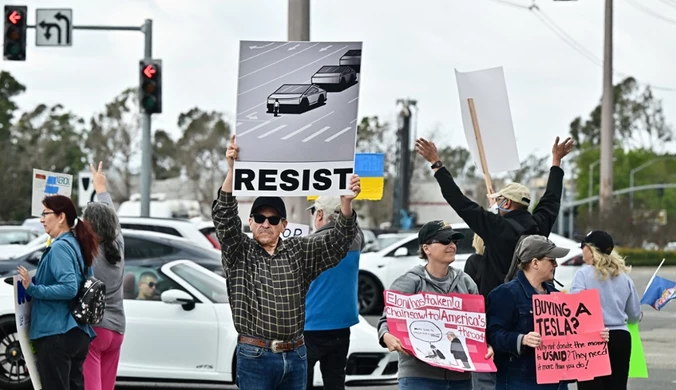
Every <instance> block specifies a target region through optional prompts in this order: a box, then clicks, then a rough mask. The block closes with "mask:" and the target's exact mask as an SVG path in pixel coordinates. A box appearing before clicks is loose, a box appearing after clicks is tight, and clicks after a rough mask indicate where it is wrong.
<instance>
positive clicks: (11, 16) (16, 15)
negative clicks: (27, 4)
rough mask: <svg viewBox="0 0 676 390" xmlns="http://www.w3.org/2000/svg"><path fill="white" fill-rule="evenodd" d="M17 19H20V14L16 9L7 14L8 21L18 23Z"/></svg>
mask: <svg viewBox="0 0 676 390" xmlns="http://www.w3.org/2000/svg"><path fill="white" fill-rule="evenodd" d="M19 20H21V14H20V13H18V12H16V11H12V13H11V14H9V22H10V23H12V24H17V23H19Z"/></svg>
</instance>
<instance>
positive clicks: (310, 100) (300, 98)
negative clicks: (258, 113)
mask: <svg viewBox="0 0 676 390" xmlns="http://www.w3.org/2000/svg"><path fill="white" fill-rule="evenodd" d="M275 100H277V101H278V102H279V108H280V110H282V109H285V108H287V109H288V108H292V109H300V110H301V111H306V110H308V109H309V108H310V107H312V106H315V105H318V106H321V105H322V104H324V102H326V91H325V90H323V89H322V88H319V87H318V86H316V85H312V84H284V85H282V86H281V87H279V88H277V90H276V91H275V92H273V93H272V94H271V95H270V96H268V99H267V105H268V112H272V110H273V108H274V105H275Z"/></svg>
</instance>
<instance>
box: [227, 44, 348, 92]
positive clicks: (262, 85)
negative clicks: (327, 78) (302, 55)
mask: <svg viewBox="0 0 676 390" xmlns="http://www.w3.org/2000/svg"><path fill="white" fill-rule="evenodd" d="M347 48H348V46H343V47H341V48H340V49H338V50H336V51H334V52H331V53H329V54H327V55H325V56H324V57H321V58H318V59H316V60H314V61H312V62H310V63H308V64H305V65H303V66H301V67H299V68H296V69H294V70H292V71H291V72H289V73H286V74H283V75H281V76H279V77H276V78H274V79H272V80H270V81H267V82H265V83H263V84H261V85H259V86H257V87H253V88H251V89H247V90H246V91H244V92H240V93H238V94H237V96H242V95H244V94H245V93H249V92H251V91H255V90H257V89H258V88H261V87H264V86H266V85H268V84H270V83H274V82H275V81H277V80H279V79H282V78H284V77H286V76H288V75H290V74H293V73H296V72H298V71H299V70H301V69H304V68H307V67H308V66H310V65H313V64H315V63H317V62H319V61H323V60H324V59H325V58H327V57H331V56H332V55H334V54H336V53H338V52H339V51H341V50H345V49H347Z"/></svg>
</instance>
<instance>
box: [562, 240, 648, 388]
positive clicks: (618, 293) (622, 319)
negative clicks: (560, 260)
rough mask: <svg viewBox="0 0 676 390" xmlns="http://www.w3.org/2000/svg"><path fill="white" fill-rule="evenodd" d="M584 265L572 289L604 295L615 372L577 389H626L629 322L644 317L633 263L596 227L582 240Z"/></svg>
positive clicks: (604, 310) (628, 358) (576, 276)
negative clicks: (621, 255) (625, 262)
mask: <svg viewBox="0 0 676 390" xmlns="http://www.w3.org/2000/svg"><path fill="white" fill-rule="evenodd" d="M580 246H581V247H582V259H583V260H584V263H585V265H583V266H582V267H581V268H580V269H579V270H578V271H577V272H576V273H575V277H574V278H573V282H572V284H571V287H570V292H571V293H576V292H580V291H584V290H589V289H597V290H598V291H599V296H600V298H601V307H602V311H603V323H604V325H605V326H606V327H607V328H608V329H610V341H609V342H608V355H609V357H610V367H611V369H612V374H610V375H607V376H602V377H596V378H594V380H591V381H578V382H577V388H578V390H604V389H606V390H626V388H627V380H628V378H629V360H630V358H631V334H630V333H629V328H628V327H627V324H636V323H638V322H639V321H640V320H641V317H642V313H641V304H640V301H639V297H638V292H637V291H636V286H635V285H634V281H633V280H632V279H631V278H630V277H629V275H627V273H628V272H629V271H630V270H631V267H627V266H626V265H625V264H624V259H623V258H622V257H620V255H619V254H618V253H617V252H615V251H614V250H613V249H614V247H615V243H614V242H613V238H612V237H611V236H610V234H608V233H606V232H604V231H600V230H595V231H592V232H590V233H589V234H588V235H587V236H586V237H585V238H584V240H583V241H582V243H581V244H580Z"/></svg>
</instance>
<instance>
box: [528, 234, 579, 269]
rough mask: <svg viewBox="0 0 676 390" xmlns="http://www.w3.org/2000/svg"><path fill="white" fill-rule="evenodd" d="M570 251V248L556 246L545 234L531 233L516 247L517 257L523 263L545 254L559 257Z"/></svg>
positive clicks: (553, 257) (554, 257)
mask: <svg viewBox="0 0 676 390" xmlns="http://www.w3.org/2000/svg"><path fill="white" fill-rule="evenodd" d="M568 252H570V249H568V248H561V247H558V246H556V244H554V243H553V242H552V241H550V240H549V239H548V238H547V237H545V236H539V235H531V236H527V237H525V238H524V239H523V240H521V243H520V244H519V247H518V248H516V257H517V258H518V259H519V261H520V262H521V263H528V262H530V261H531V260H533V259H536V258H540V257H544V256H547V257H551V258H552V259H558V258H561V257H564V256H566V255H567V254H568Z"/></svg>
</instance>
